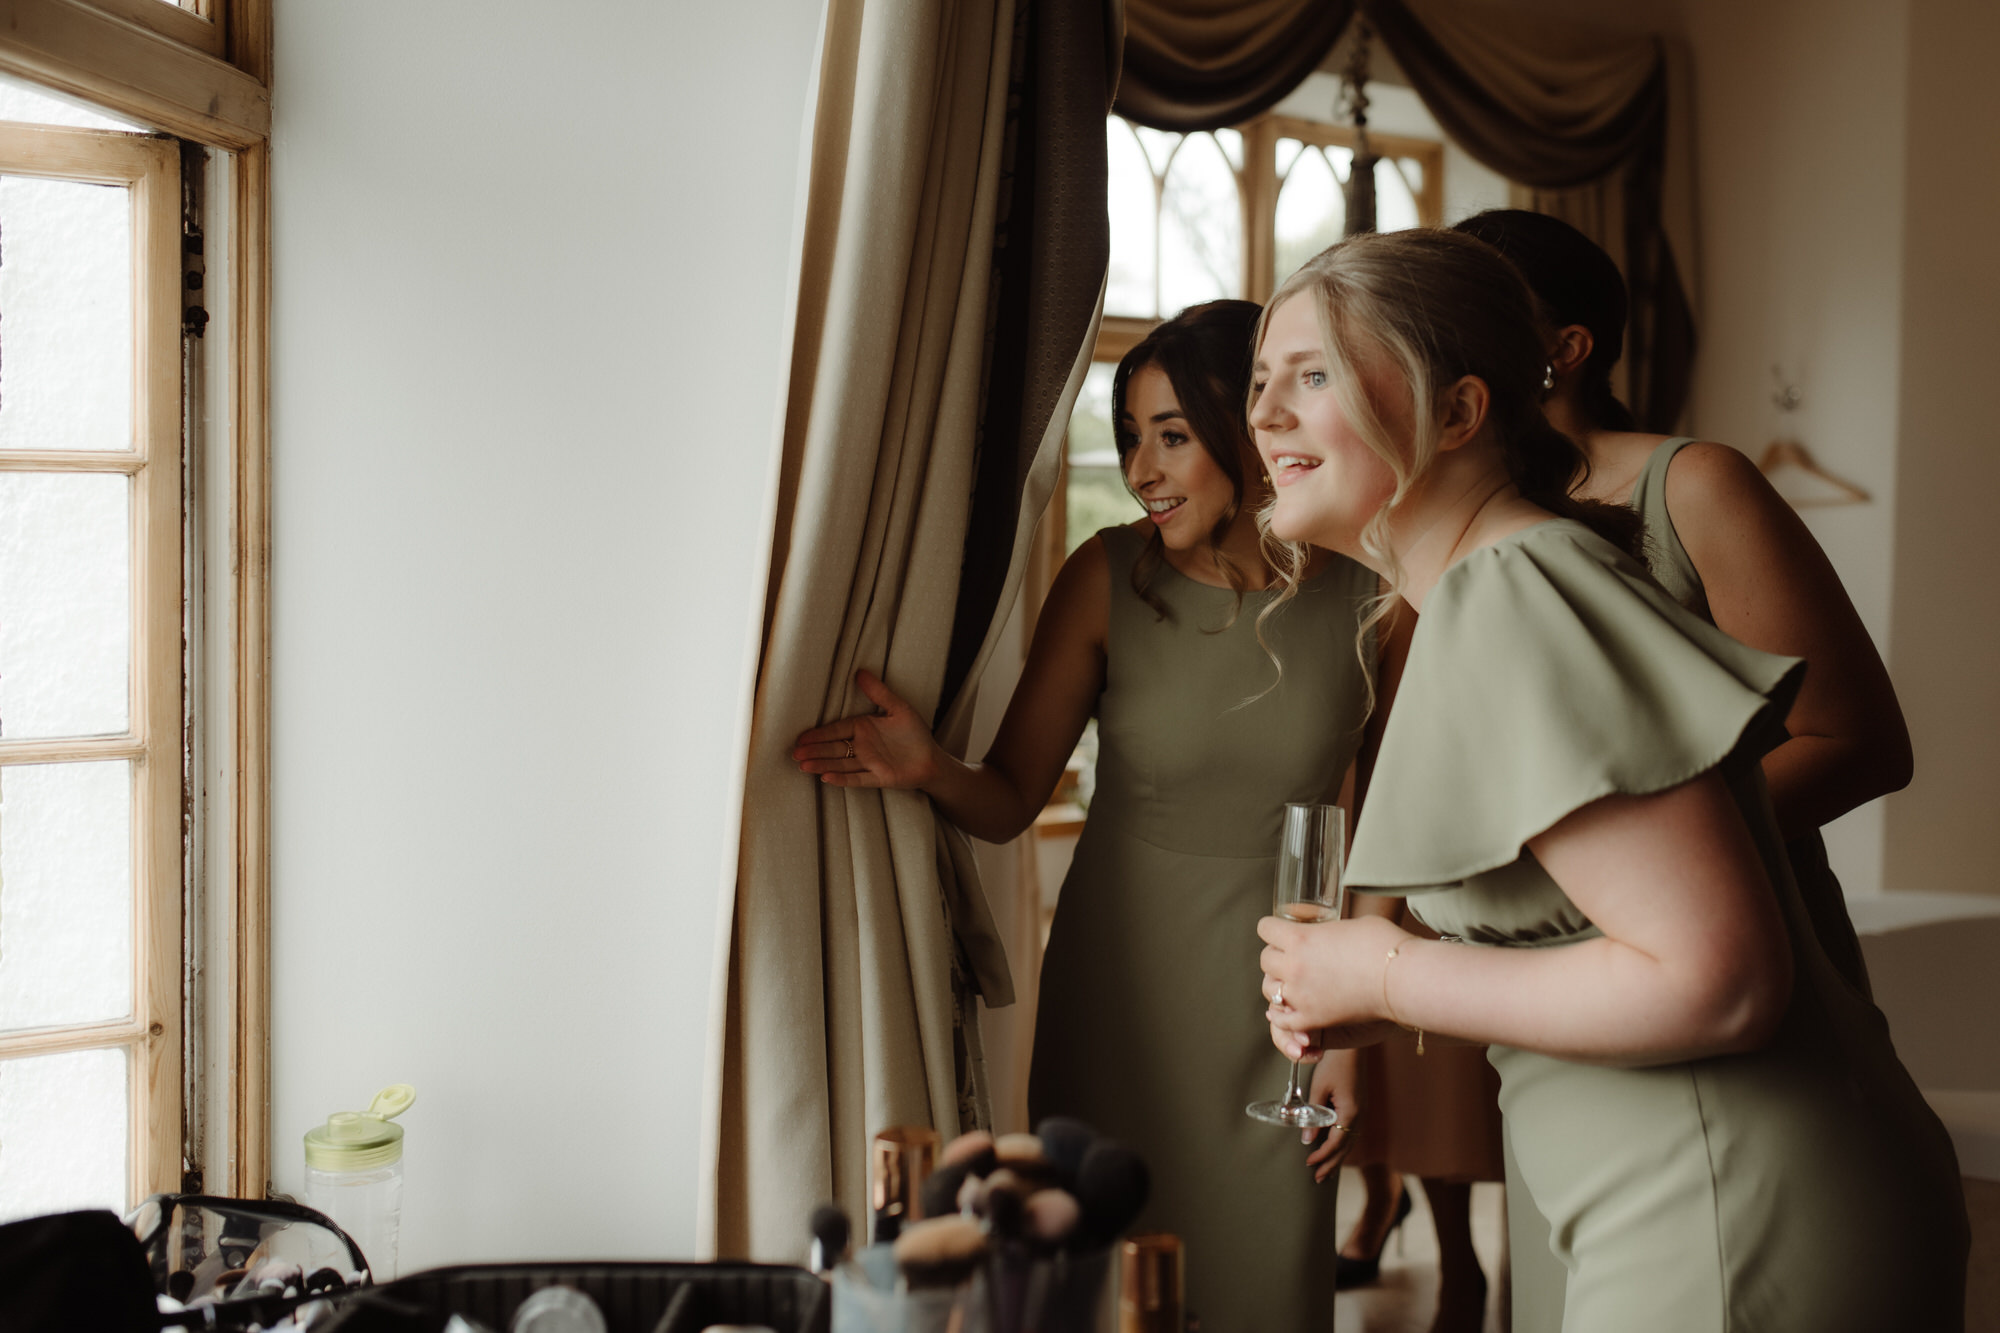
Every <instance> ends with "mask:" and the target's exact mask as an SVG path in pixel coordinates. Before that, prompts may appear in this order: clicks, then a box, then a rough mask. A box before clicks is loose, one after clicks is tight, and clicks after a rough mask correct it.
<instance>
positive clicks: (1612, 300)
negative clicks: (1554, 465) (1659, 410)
mask: <svg viewBox="0 0 2000 1333" xmlns="http://www.w3.org/2000/svg"><path fill="white" fill-rule="evenodd" d="M1452 230H1453V231H1459V232H1464V233H1465V234H1466V235H1468V236H1477V237H1478V238H1479V239H1480V240H1482V241H1484V242H1486V243H1487V244H1488V245H1490V246H1492V247H1493V248H1494V249H1495V250H1498V251H1499V252H1500V253H1501V254H1503V255H1505V256H1507V258H1508V260H1509V261H1510V262H1511V263H1512V264H1513V265H1514V267H1515V268H1517V269H1519V270H1520V272H1521V276H1522V277H1523V278H1526V279H1527V280H1528V290H1529V291H1531V292H1533V293H1534V294H1535V304H1536V307H1537V309H1538V311H1539V313H1540V314H1541V316H1542V318H1543V320H1544V322H1546V324H1547V325H1548V330H1549V332H1550V334H1551V335H1553V333H1554V332H1555V330H1557V329H1562V328H1567V327H1569V326H1570V325H1572V324H1576V325H1581V326H1582V327H1583V328H1586V329H1588V330H1590V343H1591V347H1590V355H1589V356H1588V357H1585V358H1584V362H1583V377H1582V379H1581V380H1580V381H1578V384H1577V390H1578V398H1579V400H1580V402H1581V405H1582V407H1583V412H1584V416H1585V417H1586V418H1587V419H1588V420H1589V422H1590V424H1591V425H1593V426H1595V427H1597V428H1598V429H1599V430H1636V429H1637V424H1636V423H1635V422H1634V421H1633V419H1632V409H1631V408H1629V407H1627V406H1625V404H1624V403H1622V402H1620V401H1619V399H1618V395H1617V394H1616V393H1614V392H1613V391H1612V388H1611V368H1612V367H1613V366H1615V365H1617V364H1618V358H1619V357H1620V356H1621V355H1623V354H1624V351H1625V315H1626V310H1627V307H1628V304H1629V302H1628V299H1627V296H1626V292H1625V279H1624V277H1623V276H1622V275H1621V274H1620V273H1619V272H1618V265H1617V264H1615V263H1613V262H1612V260H1611V256H1610V255H1608V254H1606V253H1604V249H1603V247H1602V246H1600V245H1598V243H1597V242H1596V241H1593V240H1591V239H1590V238H1589V237H1588V236H1585V235H1584V234H1583V233H1582V232H1580V231H1578V230H1577V229H1576V228H1575V227H1572V226H1570V225H1569V223H1567V222H1564V221H1563V220H1562V219H1561V218H1552V217H1550V216H1548V215H1547V214H1545V213H1530V212H1527V211H1525V210H1523V209H1519V208H1490V209H1488V210H1486V211H1485V212H1484V213H1475V214H1473V215H1472V216H1471V217H1469V218H1467V219H1466V220H1465V221H1463V222H1461V223H1459V224H1458V225H1457V226H1455V227H1453V228H1452Z"/></svg>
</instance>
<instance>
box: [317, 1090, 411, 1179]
mask: <svg viewBox="0 0 2000 1333" xmlns="http://www.w3.org/2000/svg"><path fill="white" fill-rule="evenodd" d="M416 1099H417V1090H416V1089H415V1088H413V1087H411V1086H410V1085H409V1084H407V1083H392V1084H390V1085H389V1086H388V1087H386V1088H384V1089H382V1091H380V1092H378V1093H376V1094H375V1100H374V1101H373V1102H371V1103H370V1104H369V1106H368V1109H367V1110H366V1111H335V1112H334V1113H333V1114H332V1115H330V1116H328V1117H327V1118H326V1123H325V1124H324V1125H314V1126H313V1127H312V1128H311V1129H309V1130H307V1131H306V1165H307V1166H309V1167H311V1168H312V1169H313V1170H315V1171H373V1170H374V1169H376V1168H377V1167H383V1166H390V1165H392V1164H394V1163H396V1162H400V1161H402V1160H403V1127H402V1126H401V1125H392V1124H390V1123H389V1121H390V1120H391V1119H393V1118H394V1117H396V1116H399V1115H401V1114H402V1113H403V1112H405V1111H407V1110H409V1109H410V1103H412V1102H414V1101H416Z"/></svg>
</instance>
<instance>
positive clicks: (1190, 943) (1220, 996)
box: [1028, 528, 1376, 1333]
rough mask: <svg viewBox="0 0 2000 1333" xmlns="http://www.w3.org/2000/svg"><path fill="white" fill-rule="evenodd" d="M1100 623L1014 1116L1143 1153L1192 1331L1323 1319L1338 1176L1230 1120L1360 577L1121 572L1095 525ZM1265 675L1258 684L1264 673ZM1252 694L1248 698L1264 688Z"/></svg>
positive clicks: (1140, 543) (1353, 679)
mask: <svg viewBox="0 0 2000 1333" xmlns="http://www.w3.org/2000/svg"><path fill="white" fill-rule="evenodd" d="M1098 535H1099V539H1100V540H1102V542H1103V543H1104V549H1105V554H1106V556H1107V557H1108V560H1109V564H1110V580H1111V584H1110V593H1111V609H1110V626H1109V629H1110V639H1109V643H1108V646H1107V651H1106V657H1105V685H1104V692H1103V694H1102V695H1100V696H1099V698H1098V703H1097V727H1098V731H1097V735H1098V754H1097V790H1096V793H1095V795H1094V796H1093V798H1092V800H1091V803H1090V814H1089V818H1088V820H1087V821H1086V823H1085V825H1084V830H1083V836H1082V838H1081V839H1080V840H1079V841H1078V843H1077V848H1076V854H1075V857H1074V858H1073V859H1072V861H1071V863H1070V869H1069V874H1068V876H1067V877H1066V878H1065V879H1064V880H1063V885H1062V894H1061V897H1060V898H1059V900H1058V901H1057V904H1056V914H1055V922H1054V924H1053V926H1052V927H1051V929H1050V933H1049V944H1048V950H1047V952H1046V953H1045V954H1044V956H1043V960H1042V977H1041V987H1040V998H1039V1004H1040V1008H1039V1010H1038V1011H1037V1013H1036V1016H1035V1046H1034V1063H1033V1065H1032V1067H1031V1070H1030V1074H1029V1086H1028V1102H1029V1112H1030V1116H1031V1119H1033V1120H1035V1121H1039V1120H1040V1119H1041V1118H1042V1117H1043V1116H1048V1115H1073V1116H1076V1117H1078V1118H1080V1119H1082V1120H1084V1121H1086V1122H1088V1123H1090V1124H1092V1125H1094V1126H1096V1127H1097V1129H1098V1130H1099V1131H1100V1132H1103V1133H1106V1134H1111V1135H1115V1136H1116V1137H1118V1138H1121V1139H1123V1140H1125V1141H1126V1142H1128V1143H1130V1144H1132V1145H1133V1146H1135V1147H1137V1148H1138V1149H1139V1150H1140V1151H1141V1152H1142V1153H1144V1154H1145V1157H1146V1160H1147V1163H1148V1164H1149V1165H1150V1166H1151V1168H1152V1174H1153V1192H1152V1200H1151V1202H1150V1203H1148V1204H1147V1207H1146V1211H1145V1214H1144V1215H1143V1216H1142V1217H1141V1218H1140V1219H1139V1222H1138V1226H1137V1229H1138V1230H1144V1231H1167V1232H1172V1233H1174V1234H1175V1235H1178V1236H1180V1237H1181V1239H1182V1241H1183V1242H1184V1243H1185V1244H1186V1246H1187V1260H1186V1265H1187V1266H1186V1279H1187V1303H1188V1308H1189V1310H1190V1311H1192V1312H1193V1313H1196V1314H1198V1315H1199V1316H1200V1318H1201V1323H1202V1327H1203V1328H1204V1329H1208V1330H1211V1333H1331V1330H1332V1328H1333V1255H1334V1250H1335V1248H1336V1246H1337V1245H1338V1243H1339V1234H1338V1232H1337V1231H1336V1229H1335V1224H1334V1205H1335V1197H1334V1186H1333V1183H1332V1182H1331V1181H1329V1182H1328V1183H1327V1184H1325V1185H1318V1186H1316V1185H1314V1184H1313V1182H1312V1176H1311V1172H1310V1169H1309V1168H1308V1167H1307V1166H1306V1161H1305V1156H1306V1151H1307V1150H1306V1148H1305V1147H1304V1146H1303V1145H1301V1144H1300V1142H1299V1135H1298V1133H1297V1132H1296V1131H1293V1130H1286V1129H1280V1128H1278V1127H1276V1126H1273V1125H1266V1124H1262V1123H1260V1122H1258V1121H1255V1120H1252V1119H1250V1118H1249V1117H1248V1116H1246V1115H1244V1113H1243V1108H1244V1107H1245V1106H1246V1105H1248V1104H1249V1103H1251V1102H1253V1101H1264V1100H1269V1099H1271V1098H1275V1097H1279V1096H1281V1095H1283V1093H1284V1090H1285V1077H1286V1074H1287V1070H1288V1066H1287V1064H1286V1061H1285V1058H1284V1056H1282V1055H1281V1054H1279V1053H1278V1051H1277V1050H1276V1049H1275V1048H1274V1047H1273V1046H1272V1045H1271V1034H1270V1029H1269V1028H1268V1026H1267V1025H1266V1024H1265V1021H1264V1004H1263V994H1262V989H1261V987H1262V984H1263V973H1262V971H1261V970H1260V969H1259V967H1258V963H1257V959H1258V953H1259V951H1260V949H1261V948H1262V946H1261V945H1260V944H1259V943H1258V941H1257V922H1258V919H1259V918H1261V917H1264V916H1268V915H1269V914H1270V911H1271V889H1272V880H1273V877H1274V875H1275V872H1276V867H1277V863H1276V853H1277V850H1278V831H1279V827H1280V824H1281V820H1282V812H1283V809H1284V806H1285V803H1286V802H1287V801H1324V800H1331V799H1332V798H1333V796H1334V794H1335V793H1336V792H1337V791H1338V790H1339V787H1340V782H1341V777H1342V775H1343V774H1344V773H1345V772H1346V771H1347V767H1348V764H1349V763H1350V762H1351V761H1352V760H1353V758H1354V752H1355V749H1356V748H1357V746H1358V745H1359V744H1360V739H1361V727H1362V722H1363V719H1364V716H1365V714H1364V708H1365V705H1366V699H1367V693H1366V691H1367V684H1366V676H1365V674H1364V672H1363V670H1362V666H1361V662H1360V660H1359V658H1358V657H1357V655H1356V652H1355V641H1356V632H1357V629H1358V627H1359V624H1360V618H1361V616H1362V614H1363V613H1364V611H1365V610H1366V604H1367V602H1368V600H1369V599H1370V598H1372V597H1373V596H1374V594H1375V589H1376V579H1375V576H1374V575H1373V574H1371V573H1369V572H1368V571H1367V570H1365V569H1363V568H1361V567H1360V566H1359V565H1356V564H1354V563H1352V562H1351V561H1348V560H1343V559H1334V560H1332V561H1331V562H1329V564H1328V566H1327V567H1326V569H1325V570H1324V571H1322V572H1321V573H1319V574H1318V575H1316V576H1315V577H1313V578H1312V579H1309V580H1307V582H1306V583H1305V584H1304V585H1303V587H1302V588H1301V590H1300V592H1299V595H1298V596H1297V597H1296V598H1295V599H1293V600H1292V601H1290V602H1288V603H1286V604H1285V605H1284V606H1283V607H1281V608H1280V609H1279V610H1278V611H1277V612H1276V613H1275V614H1273V616H1272V617H1271V619H1270V620H1269V621H1268V622H1266V623H1265V626H1264V630H1265V633H1266V635H1267V637H1268V638H1269V640H1270V642H1271V645H1272V647H1273V648H1274V649H1275V650H1276V652H1277V654H1278V656H1279V658H1280V660H1282V662H1283V663H1284V677H1283V679H1282V680H1278V678H1277V668H1276V667H1275V666H1274V665H1273V664H1272V661H1271V658H1270V657H1269V656H1268V655H1267V654H1266V653H1265V651H1264V648H1263V647H1262V645H1260V644H1259V643H1258V639H1257V634H1258V624H1257V618H1258V613H1259V612H1261V611H1262V610H1264V608H1265V607H1266V606H1267V605H1268V604H1269V602H1270V601H1271V599H1272V598H1273V597H1275V596H1276V594H1275V593H1271V592H1252V593H1247V594H1245V596H1244V598H1243V605H1242V608H1241V609H1240V611H1238V612H1237V613H1236V614H1235V618H1234V619H1233V620H1232V619H1231V607H1232V603H1233V600H1234V599H1233V596H1232V594H1231V593H1230V591H1229V590H1228V589H1227V588H1216V587H1211V586H1209V585H1207V584H1204V583H1197V582H1195V581H1194V580H1192V579H1189V578H1187V577H1185V576H1184V575H1182V574H1180V573H1177V572H1176V571H1175V570H1174V569H1173V568H1172V567H1171V566H1163V567H1162V568H1161V569H1160V570H1159V571H1158V572H1157V573H1156V574H1155V576H1154V578H1153V580H1152V583H1151V585H1150V591H1151V592H1152V594H1153V595H1154V596H1155V597H1156V598H1157V599H1158V600H1159V601H1160V602H1161V603H1162V604H1163V605H1164V606H1165V607H1166V609H1167V614H1166V615H1164V616H1162V615H1161V614H1160V613H1159V612H1157V611H1156V610H1155V608H1153V607H1152V606H1149V605H1147V603H1146V602H1145V601H1144V600H1142V599H1141V598H1140V597H1139V595H1138V594H1137V593H1135V592H1134V591H1133V590H1132V582H1131V571H1132V566H1133V563H1134V562H1135V561H1136V560H1137V559H1138V558H1139V555H1140V553H1141V551H1142V550H1143V548H1144V544H1145V539H1144V537H1143V536H1142V535H1141V534H1140V533H1138V532H1134V531H1132V530H1131V529H1128V528H1108V529H1106V530H1105V531H1103V532H1102V533H1100V534H1098ZM1274 682H1276V687H1275V688H1268V687H1271V686H1272V685H1273V683H1274ZM1267 688H1268V693H1267V692H1266V690H1267Z"/></svg>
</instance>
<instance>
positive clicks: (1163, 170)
mask: <svg viewBox="0 0 2000 1333" xmlns="http://www.w3.org/2000/svg"><path fill="white" fill-rule="evenodd" d="M1132 133H1134V134H1136V135H1138V136H1139V142H1140V143H1141V144H1143V145H1145V149H1146V161H1147V163H1148V164H1149V165H1150V166H1151V168H1152V172H1153V174H1154V175H1155V176H1164V175H1166V174H1167V165H1168V164H1169V163H1170V162H1172V161H1173V159H1174V153H1175V151H1176V150H1177V149H1179V147H1180V146H1181V136H1180V135H1178V134H1176V133H1174V132H1173V131H1172V130H1155V129H1149V128H1148V127H1146V126H1144V125H1134V126H1132Z"/></svg>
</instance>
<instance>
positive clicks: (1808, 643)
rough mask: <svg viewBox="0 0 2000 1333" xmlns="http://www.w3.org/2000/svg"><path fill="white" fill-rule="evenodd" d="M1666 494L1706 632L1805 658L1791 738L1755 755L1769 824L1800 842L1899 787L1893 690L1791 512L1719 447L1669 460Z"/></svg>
mask: <svg viewBox="0 0 2000 1333" xmlns="http://www.w3.org/2000/svg"><path fill="white" fill-rule="evenodd" d="M1666 493H1667V507H1668V509H1669V510H1671V511H1672V513H1673V516H1674V531H1675V533H1676V534H1677V535H1678V536H1679V537H1680V540H1681V545H1682V546H1683V547H1685V548H1686V550H1687V553H1688V558H1689V559H1690V560H1692V561H1693V562H1694V567H1695V570H1696V572H1697V573H1699V574H1700V575H1701V582H1702V586H1703V587H1704V588H1705V589H1706V590H1707V592H1708V606H1709V611H1710V613H1711V614H1712V615H1713V616H1714V617H1715V623H1716V625H1717V627H1718V628H1720V629H1721V630H1723V631H1724V632H1725V633H1727V634H1729V635H1730V636H1732V637H1734V638H1737V639H1740V640H1742V641H1743V642H1744V643H1747V644H1749V645H1750V646H1751V647H1752V648H1761V649H1763V650H1764V651H1765V652H1771V653H1782V654H1785V655H1786V656H1789V657H1803V658H1804V659H1805V660H1806V676H1805V682H1804V685H1803V687H1802V688H1801V689H1800V691H1799V697H1798V701H1797V703H1795V704H1794V705H1793V707H1792V711H1791V714H1790V716H1789V717H1788V718H1786V726H1787V727H1788V728H1789V729H1790V730H1791V733H1792V738H1791V739H1790V740H1789V741H1787V742H1786V743H1785V744H1783V745H1781V746H1779V747H1778V748H1777V749H1775V750H1773V751H1771V753H1770V754H1769V755H1767V756H1765V759H1764V775H1765V778H1766V779H1767V780H1768V781H1769V783H1770V787H1771V800H1772V803H1773V805H1774V806H1775V807H1776V808H1777V814H1778V827H1779V829H1780V830H1781V831H1782V832H1783V833H1784V835H1785V836H1786V837H1787V838H1797V837H1802V836H1804V835H1805V834H1807V833H1810V832H1812V831H1813V830H1814V829H1816V828H1819V827H1820V826H1821V825H1823V824H1826V823H1829V822H1830V821H1832V820H1834V819H1836V818H1838V817H1839V816H1841V815H1844V814H1846V813H1847V812H1848V811H1850V810H1852V809H1854V808H1855V807H1856V806H1859V805H1862V804H1865V803H1866V802H1868V801H1871V800H1874V799H1875V798H1876V797H1878V796H1882V795H1885V794H1887V793H1889V792H1892V791H1899V790H1901V789H1902V788H1903V787H1905V786H1908V785H1909V781H1910V774H1911V755H1910V732H1909V728H1908V727H1907V726H1906V725H1905V724H1904V721H1903V710H1902V708H1901V707H1900V706H1899V705H1898V704H1897V702H1896V691H1895V687H1894V686H1893V685H1891V684H1890V682H1889V673H1888V671H1887V669H1886V668H1884V667H1883V665H1882V658H1881V655H1880V654H1879V653H1877V652H1876V651H1875V644H1874V641H1873V640H1872V639H1870V638H1869V636H1868V631H1867V629H1866V627H1864V626H1863V625H1862V623H1861V617H1860V616H1859V615H1858V614H1856V612H1855V610H1854V604H1853V603H1852V602H1851V601H1849V600H1848V596H1847V590H1846V589H1845V588H1843V587H1842V586H1841V583H1840V576H1839V575H1838V574H1836V573H1834V570H1833V565H1832V564H1831V563H1830V562H1829V561H1828V560H1827V558H1826V553H1825V552H1824V551H1822V550H1820V547H1819V543H1818V542H1816V541H1814V540H1813V535H1812V533H1811V532H1810V531H1808V530H1807V528H1806V525H1805V524H1804V523H1803V522H1802V521H1801V520H1800V518H1799V516H1798V514H1797V513H1796V512H1795V511H1794V510H1793V509H1792V507H1791V506H1790V505H1788V504H1786V503H1785V501H1784V500H1783V499H1782V498H1781V497H1780V496H1779V495H1778V493H1777V492H1776V491H1774V490H1773V489H1772V488H1771V484H1770V482H1768V481H1767V480H1765V478H1764V475H1763V473H1761V472H1759V471H1758V470H1757V468H1756V466H1755V465H1754V464H1752V463H1751V462H1750V460H1749V459H1747V458H1745V457H1744V456H1743V455H1742V454H1740V453H1738V452H1737V451H1736V450H1734V449H1731V448H1729V447H1727V446H1726V445H1720V444H1691V445H1688V446H1687V447H1686V448H1684V449H1682V450H1681V451H1680V452H1679V453H1677V454H1675V455H1674V459H1673V463H1672V465H1671V466H1670V467H1669V468H1668V469H1667V481H1666Z"/></svg>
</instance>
